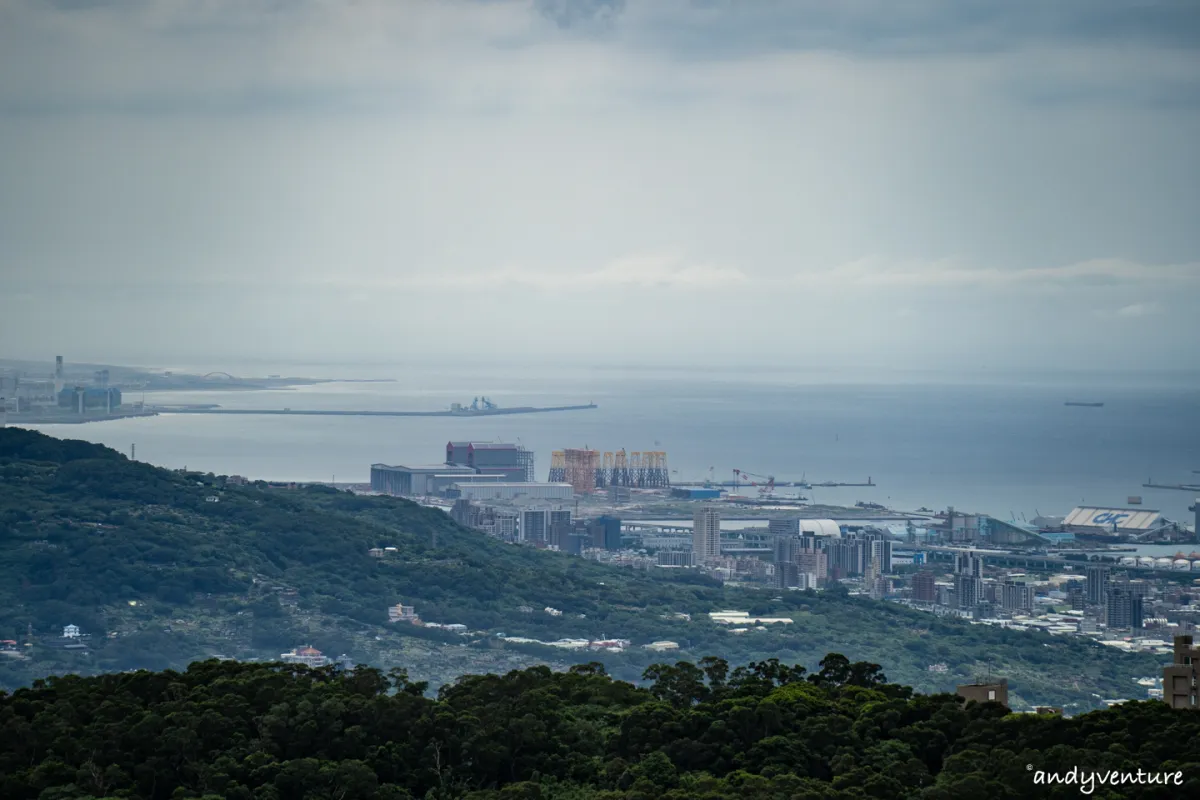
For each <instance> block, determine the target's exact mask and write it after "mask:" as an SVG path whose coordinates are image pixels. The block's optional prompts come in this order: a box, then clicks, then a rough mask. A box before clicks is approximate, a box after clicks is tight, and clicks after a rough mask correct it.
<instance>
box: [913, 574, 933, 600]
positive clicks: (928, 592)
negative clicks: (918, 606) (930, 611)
mask: <svg viewBox="0 0 1200 800" xmlns="http://www.w3.org/2000/svg"><path fill="white" fill-rule="evenodd" d="M912 599H913V600H916V601H917V602H919V603H932V602H933V601H934V600H936V599H937V585H936V584H935V583H934V580H933V573H932V572H930V571H928V570H921V571H920V572H918V573H917V574H916V575H913V579H912Z"/></svg>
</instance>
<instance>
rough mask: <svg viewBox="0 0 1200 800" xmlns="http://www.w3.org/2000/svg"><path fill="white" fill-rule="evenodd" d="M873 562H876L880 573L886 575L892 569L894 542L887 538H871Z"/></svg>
mask: <svg viewBox="0 0 1200 800" xmlns="http://www.w3.org/2000/svg"><path fill="white" fill-rule="evenodd" d="M870 546H871V563H873V564H875V565H876V567H877V568H878V570H879V574H881V575H886V574H888V573H890V572H891V571H892V543H891V542H890V541H889V540H887V539H882V538H880V539H872V540H871V545H870Z"/></svg>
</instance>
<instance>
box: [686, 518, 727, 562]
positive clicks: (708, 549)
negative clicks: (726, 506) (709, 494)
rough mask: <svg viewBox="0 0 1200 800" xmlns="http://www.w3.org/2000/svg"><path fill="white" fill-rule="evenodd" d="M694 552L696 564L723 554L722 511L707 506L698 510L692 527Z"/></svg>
mask: <svg viewBox="0 0 1200 800" xmlns="http://www.w3.org/2000/svg"><path fill="white" fill-rule="evenodd" d="M692 554H693V555H694V556H695V558H696V564H703V563H704V562H706V561H712V560H713V559H715V558H720V556H721V511H720V509H717V508H712V507H706V508H702V509H700V510H699V511H697V512H696V516H695V517H694V519H693V528H692Z"/></svg>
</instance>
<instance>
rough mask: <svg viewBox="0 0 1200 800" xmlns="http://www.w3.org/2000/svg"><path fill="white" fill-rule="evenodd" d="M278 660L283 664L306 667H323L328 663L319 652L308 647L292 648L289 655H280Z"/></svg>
mask: <svg viewBox="0 0 1200 800" xmlns="http://www.w3.org/2000/svg"><path fill="white" fill-rule="evenodd" d="M279 660H280V661H282V662H283V663H285V664H303V665H304V666H306V667H314V668H316V667H324V666H327V665H328V664H329V663H330V662H329V659H328V658H326V657H325V656H324V655H322V653H321V651H320V650H318V649H316V648H315V647H312V646H310V645H302V646H300V647H297V648H294V649H293V650H292V651H291V652H290V653H280V654H279Z"/></svg>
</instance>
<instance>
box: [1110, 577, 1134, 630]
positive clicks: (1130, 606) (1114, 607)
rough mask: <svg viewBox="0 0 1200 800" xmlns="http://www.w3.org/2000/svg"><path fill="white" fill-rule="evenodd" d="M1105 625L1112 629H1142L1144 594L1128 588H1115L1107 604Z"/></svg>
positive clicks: (1111, 588) (1112, 588)
mask: <svg viewBox="0 0 1200 800" xmlns="http://www.w3.org/2000/svg"><path fill="white" fill-rule="evenodd" d="M1104 621H1105V624H1107V625H1108V627H1110V628H1129V629H1131V630H1135V631H1136V630H1140V629H1141V627H1142V594H1141V592H1139V591H1137V590H1136V589H1133V588H1130V587H1128V586H1113V587H1110V588H1109V590H1108V597H1107V598H1106V602H1105V615H1104Z"/></svg>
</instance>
